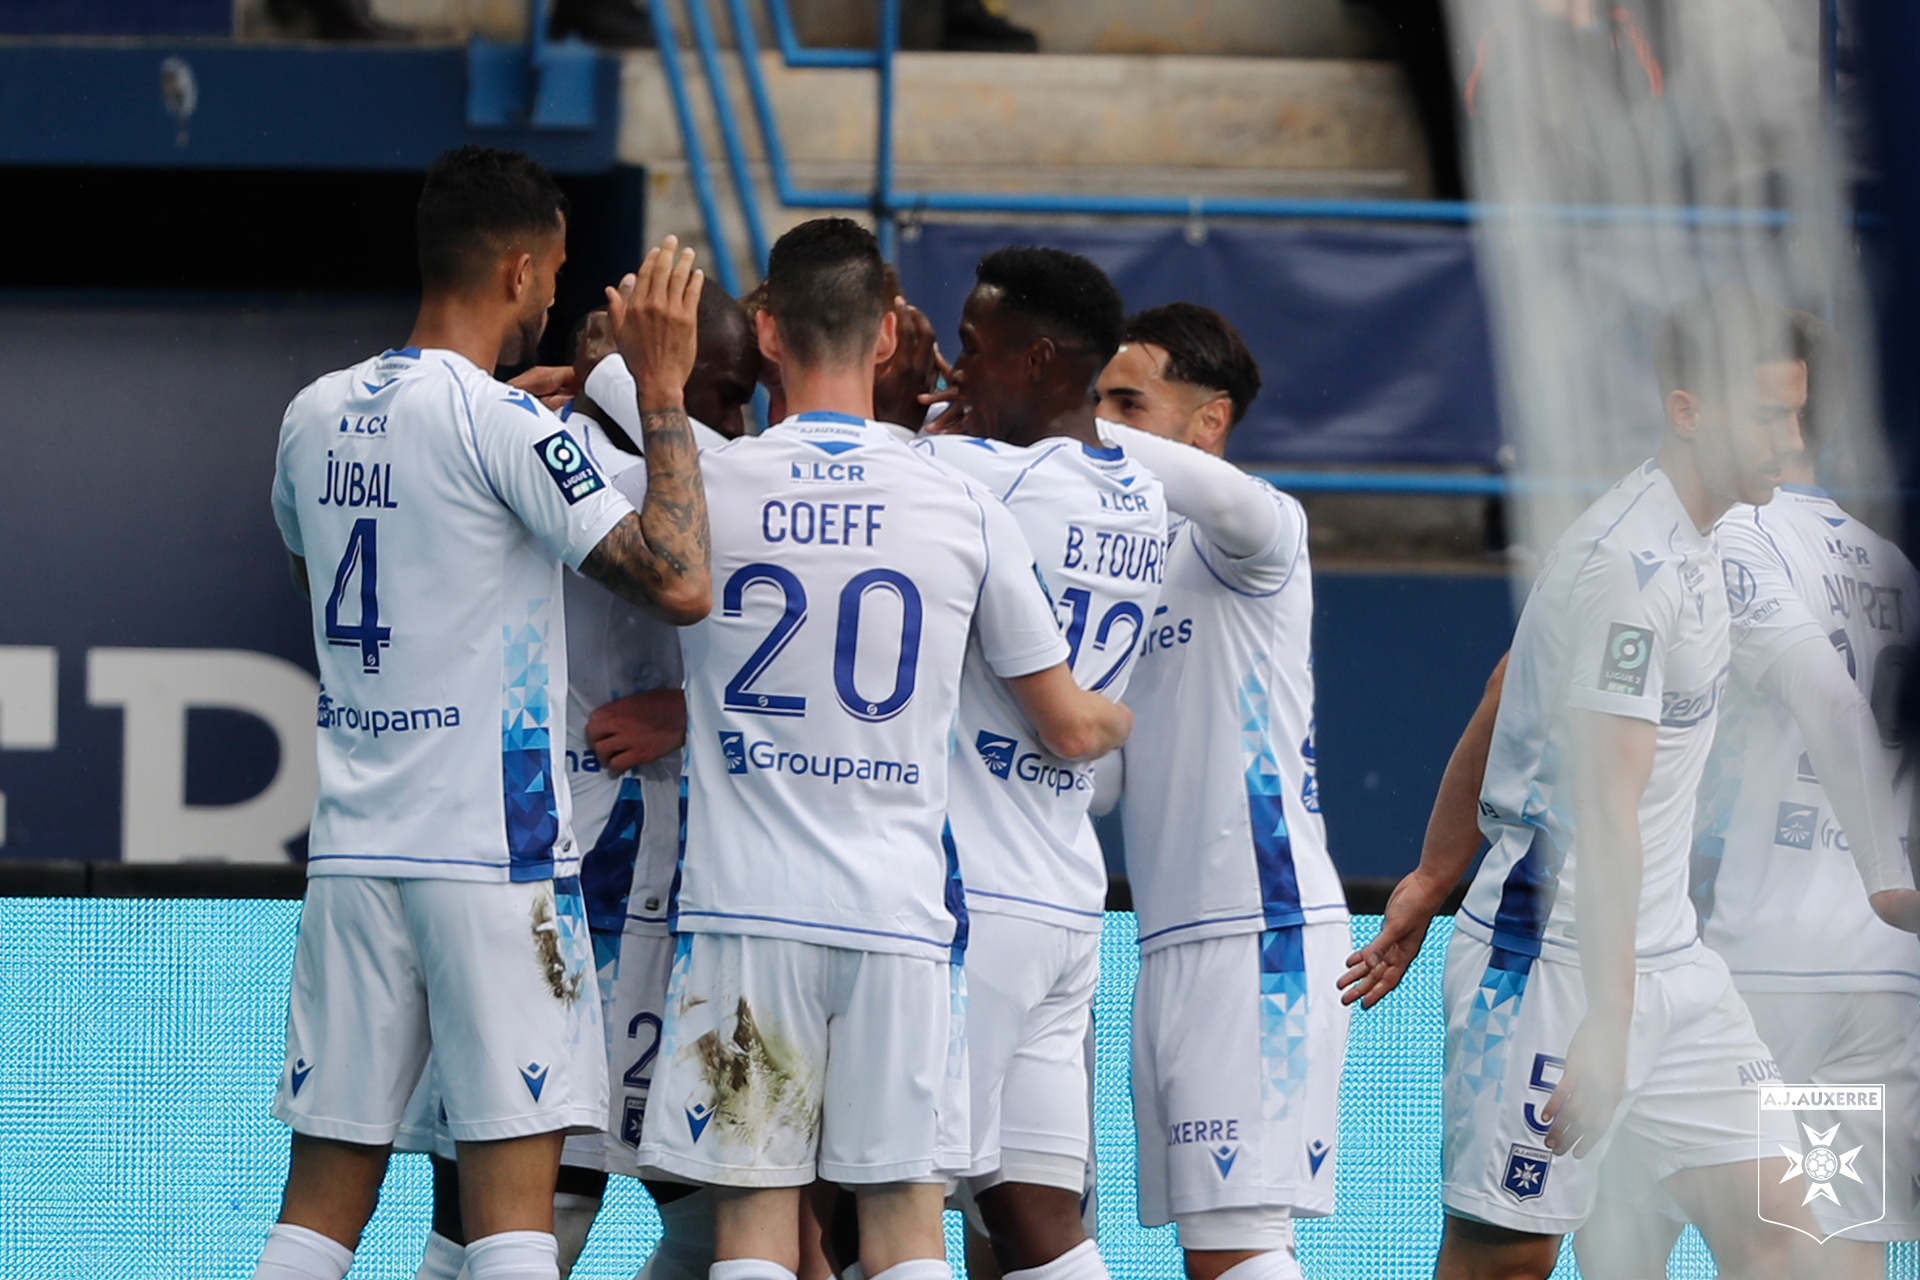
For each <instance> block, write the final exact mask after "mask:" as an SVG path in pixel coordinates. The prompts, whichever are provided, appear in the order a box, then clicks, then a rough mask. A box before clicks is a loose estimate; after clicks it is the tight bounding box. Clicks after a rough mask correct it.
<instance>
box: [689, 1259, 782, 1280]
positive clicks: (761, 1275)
mask: <svg viewBox="0 0 1920 1280" xmlns="http://www.w3.org/2000/svg"><path fill="white" fill-rule="evenodd" d="M707 1280H795V1277H794V1274H793V1272H791V1271H789V1270H787V1269H786V1268H785V1267H783V1266H781V1265H780V1264H779V1263H777V1262H769V1261H767V1260H766V1259H765V1258H728V1259H727V1260H726V1261H725V1262H716V1263H714V1264H713V1265H712V1266H711V1267H709V1268H707Z"/></svg>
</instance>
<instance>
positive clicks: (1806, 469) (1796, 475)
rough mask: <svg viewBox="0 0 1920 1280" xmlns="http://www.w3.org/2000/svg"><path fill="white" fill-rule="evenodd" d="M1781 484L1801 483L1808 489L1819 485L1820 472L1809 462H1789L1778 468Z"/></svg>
mask: <svg viewBox="0 0 1920 1280" xmlns="http://www.w3.org/2000/svg"><path fill="white" fill-rule="evenodd" d="M1780 483H1781V484H1797V485H1803V486H1805V487H1806V488H1809V489H1818V488H1819V487H1820V474H1819V472H1818V471H1817V470H1815V468H1814V466H1813V464H1812V463H1811V462H1789V463H1787V464H1786V465H1785V466H1783V467H1781V468H1780Z"/></svg>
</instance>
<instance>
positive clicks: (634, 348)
mask: <svg viewBox="0 0 1920 1280" xmlns="http://www.w3.org/2000/svg"><path fill="white" fill-rule="evenodd" d="M679 246H680V241H679V238H678V237H676V236H668V237H667V238H666V239H664V240H662V241H661V242H660V244H659V245H658V246H657V247H655V248H653V249H649V250H648V251H647V256H646V260H645V261H643V262H642V263H641V264H640V270H639V271H638V272H636V273H635V274H633V275H630V276H627V277H626V278H625V279H623V280H621V282H620V284H619V287H618V288H609V289H608V290H607V317H608V320H609V322H610V324H611V326H612V329H613V339H614V343H615V344H616V345H617V346H618V347H619V349H620V355H621V357H622V358H623V359H624V360H626V362H627V369H628V371H629V372H631V373H632V374H633V380H634V382H635V383H636V384H637V385H638V386H639V389H640V408H641V410H642V411H647V410H653V409H676V408H679V407H680V405H681V403H682V393H683V390H684V388H685V387H686V385H687V378H688V377H689V376H691V375H692V373H693V362H694V357H695V355H696V353H697V350H698V347H699V338H700V330H699V319H698V316H699V310H700V290H701V287H702V285H703V284H704V282H705V279H706V273H705V272H703V271H701V270H699V269H698V268H696V267H695V266H694V265H693V250H691V249H682V248H680V247H679Z"/></svg>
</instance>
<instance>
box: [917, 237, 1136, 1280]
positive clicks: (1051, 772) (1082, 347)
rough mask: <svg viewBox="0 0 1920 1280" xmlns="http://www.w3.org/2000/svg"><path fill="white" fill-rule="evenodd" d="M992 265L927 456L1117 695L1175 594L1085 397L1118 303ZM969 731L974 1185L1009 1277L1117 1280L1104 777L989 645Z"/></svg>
mask: <svg viewBox="0 0 1920 1280" xmlns="http://www.w3.org/2000/svg"><path fill="white" fill-rule="evenodd" d="M975 274H976V276H977V278H978V281H979V283H978V284H977V285H976V287H975V288H974V290H973V293H972V294H971V295H970V296H969V297H968V299H967V303H966V309H965V311H964V313H963V314H962V316H961V321H960V356H959V359H958V360H957V361H956V362H955V364H954V367H953V370H952V391H951V392H946V393H942V394H943V395H952V396H953V397H954V399H953V401H952V404H953V407H952V409H951V410H949V413H950V414H951V415H952V417H954V418H956V419H958V429H959V430H961V431H965V432H969V433H971V434H965V435H935V436H928V437H926V438H925V439H923V440H921V441H920V442H919V443H918V444H917V445H916V446H915V447H916V448H920V449H923V450H926V451H927V452H928V453H930V454H931V455H932V456H934V457H937V458H939V459H940V460H941V461H942V462H944V463H946V464H947V465H948V466H951V467H952V468H954V469H955V470H957V471H962V472H965V473H966V474H968V475H970V476H972V477H973V478H974V479H976V480H978V481H980V482H981V484H983V485H984V486H985V487H986V488H987V489H988V490H989V491H991V492H992V494H993V495H994V496H995V497H997V498H999V499H1000V500H1002V501H1003V502H1004V503H1005V504H1006V506H1007V509H1008V510H1009V511H1011V512H1012V513H1013V516H1014V519H1015V520H1017V521H1018V522H1019V524H1020V528H1021V531H1022V532H1023V533H1025V535H1026V538H1027V544H1028V545H1029V546H1030V547H1032V548H1033V551H1034V555H1035V557H1036V559H1037V561H1038V563H1039V567H1040V576H1041V579H1042V581H1043V582H1044V583H1045V585H1046V588H1047V592H1048V594H1049V595H1050V596H1051V597H1052V600H1053V604H1054V609H1055V612H1056V614H1057V615H1058V616H1059V618H1060V621H1061V626H1062V628H1063V630H1064V631H1065V633H1066V636H1067V644H1068V647H1069V650H1070V653H1069V657H1068V661H1069V663H1070V665H1071V666H1072V667H1073V672H1074V678H1075V680H1076V681H1078V682H1079V684H1080V685H1081V687H1083V688H1086V689H1090V690H1093V691H1095V692H1098V693H1100V694H1102V695H1104V696H1105V697H1107V698H1109V699H1112V700H1114V701H1118V700H1119V699H1120V697H1121V695H1122V694H1123V693H1125V691H1126V684H1127V680H1128V677H1129V676H1130V675H1131V674H1132V671H1131V668H1132V665H1133V655H1134V651H1135V650H1136V649H1137V648H1138V647H1139V644H1140V640H1141V637H1142V635H1143V634H1144V632H1145V629H1146V619H1147V618H1148V617H1149V616H1150V615H1151V614H1152V613H1153V610H1154V605H1155V602H1156V600H1157V598H1158V595H1159V590H1160V578H1161V566H1162V560H1163V556H1164V552H1165V539H1166V519H1167V516H1166V507H1165V503H1164V501H1163V500H1162V497H1161V493H1160V483H1159V481H1158V480H1156V479H1155V478H1154V477H1153V475H1152V473H1151V472H1148V471H1146V470H1145V469H1144V468H1142V467H1141V466H1140V465H1139V464H1138V463H1137V462H1135V461H1134V460H1133V459H1131V458H1129V457H1127V455H1126V453H1125V452H1124V451H1123V450H1121V449H1118V448H1114V447H1110V446H1107V445H1105V444H1103V443H1102V441H1101V439H1100V436H1099V430H1098V427H1097V424H1096V422H1095V419H1094V406H1093V401H1092V400H1091V399H1090V397H1089V394H1088V393H1089V390H1090V389H1091V387H1092V386H1093V382H1094V379H1095V378H1097V377H1098V376H1099V374H1100V370H1101V369H1102V368H1103V367H1104V366H1105V365H1106V362H1107V361H1108V360H1109V359H1110V358H1111V357H1112V355H1113V352H1114V349H1115V348H1116V347H1117V346H1118V345H1119V342H1120V330H1121V324H1122V321H1123V319H1124V308H1123V304H1122V303H1121V300H1120V294H1119V292H1118V291H1117V290H1115V289H1114V287H1113V285H1112V283H1111V282H1110V281H1109V280H1108V279H1107V277H1106V274H1105V273H1104V272H1102V271H1101V270H1100V268H1099V267H1097V266H1095V265H1094V264H1093V263H1091V262H1089V261H1087V260H1086V259H1085V258H1080V257H1076V256H1074V255H1073V254H1069V253H1063V252H1061V251H1059V250H1057V249H1039V248H1010V249H1002V250H1000V251H999V252H997V253H992V254H989V255H987V256H986V257H985V258H983V259H981V260H980V263H979V266H978V267H977V269H976V272H975ZM982 437H984V438H982ZM955 732H956V736H957V741H958V743H959V752H958V755H957V756H956V757H955V759H954V762H953V766H952V770H953V771H952V777H951V780H950V784H949V786H950V790H949V793H948V805H947V812H948V817H949V821H950V823H951V824H952V830H953V843H954V848H955V850H956V852H957V853H958V855H959V860H960V871H961V875H962V876H963V878H964V879H965V881H966V887H967V913H968V917H969V920H970V922H971V923H970V930H971V932H970V934H969V937H968V942H967V999H968V1004H967V1056H968V1063H967V1070H968V1078H969V1081H970V1084H971V1091H972V1104H971V1110H972V1124H973V1132H974V1151H975V1159H974V1163H973V1165H972V1167H971V1168H970V1169H969V1170H968V1175H969V1176H968V1186H969V1190H970V1191H971V1192H972V1194H973V1197H974V1200H975V1203H976V1204H977V1205H978V1207H979V1213H980V1217H981V1219H982V1221H983V1222H984V1224H985V1226H986V1227H987V1231H988V1236H989V1239H990V1240H991V1241H992V1244H993V1248H994V1252H995V1255H996V1258H997V1260H998V1262H999V1265H1000V1267H1001V1269H1002V1273H1003V1274H1004V1275H1006V1276H1007V1277H1009V1278H1010V1280H1071V1278H1073V1277H1087V1278H1100V1277H1104V1276H1105V1275H1106V1268H1105V1266H1104V1265H1103V1264H1102V1262H1101V1259H1100V1253H1099V1250H1098V1248H1097V1247H1096V1246H1095V1245H1094V1242H1093V1241H1092V1240H1089V1239H1088V1238H1087V1233H1086V1230H1085V1228H1084V1226H1083V1225H1082V1221H1081V1217H1082V1214H1081V1194H1082V1191H1083V1189H1084V1186H1085V1182H1086V1170H1087V1165H1088V1159H1089V1154H1090V1150H1091V1144H1092V1129H1091V1124H1090V1117H1089V1115H1088V1109H1087V1105H1086V1104H1087V1096H1088V1092H1087V1091H1088V1083H1089V1082H1088V1068H1089V1065H1090V1064H1089V1063H1088V1061H1087V1055H1086V1040H1087V1033H1088V1030H1089V1028H1090V1027H1091V1025H1092V1009H1093V997H1094V994H1095V990H1096V988H1097V987H1098V985H1099V975H1100V927H1101V923H1102V921H1103V919H1104V918H1105V904H1106V889H1107V872H1106V864H1105V862H1104V861H1103V860H1102V858H1101V854H1100V845H1099V842H1098V841H1097V840H1096V839H1095V838H1094V834H1093V827H1092V824H1091V823H1090V822H1088V820H1087V802H1088V801H1089V800H1090V799H1091V797H1092V795H1093V781H1094V770H1093V768H1092V766H1090V765H1088V766H1077V765H1074V764H1072V763H1070V762H1068V761H1065V760H1062V759H1060V758H1059V757H1058V756H1056V755H1054V754H1053V753H1052V752H1050V751H1048V750H1047V748H1046V746H1045V745H1044V744H1043V743H1042V742H1040V741H1039V739H1038V735H1036V734H1035V732H1034V730H1033V727H1032V726H1031V725H1029V724H1028V723H1027V721H1026V717H1025V716H1024V715H1023V714H1022V713H1021V711H1020V708H1019V704H1018V703H1017V702H1016V701H1015V700H1014V698H1013V696H1012V694H1011V693H1010V692H1009V691H1008V689H1007V686H1006V685H1005V684H1004V683H1003V682H1002V681H1001V680H999V679H998V678H997V677H996V676H995V675H994V674H993V673H992V672H991V671H990V670H988V668H987V666H986V663H985V661H984V659H983V657H982V655H981V653H980V652H979V650H977V649H975V650H971V651H969V653H968V656H967V666H966V672H965V675H964V676H963V677H962V679H961V685H960V718H959V721H958V723H957V725H956V729H955Z"/></svg>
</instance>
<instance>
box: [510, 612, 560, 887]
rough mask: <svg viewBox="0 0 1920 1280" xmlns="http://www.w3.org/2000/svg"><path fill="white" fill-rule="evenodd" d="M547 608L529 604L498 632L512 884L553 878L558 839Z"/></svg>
mask: <svg viewBox="0 0 1920 1280" xmlns="http://www.w3.org/2000/svg"><path fill="white" fill-rule="evenodd" d="M549 604H550V602H549V601H546V600H529V601H528V602H527V620H526V622H524V623H523V624H521V625H520V626H517V627H516V626H511V625H509V626H505V627H502V628H501V632H502V635H501V640H502V644H501V686H502V687H501V710H500V775H501V776H500V782H501V792H502V798H503V799H504V801H505V817H506V836H507V852H508V855H509V863H510V871H509V876H510V878H511V879H513V880H516V881H524V880H547V879H550V878H552V876H553V846H554V842H555V841H556V840H558V839H559V837H560V806H559V801H558V798H557V797H556V796H555V794H554V783H553V735H552V729H551V723H552V716H553V704H552V700H551V698H550V696H549V694H548V688H547V681H548V672H547V638H548V636H549V635H550V634H551V633H552V630H553V624H552V621H551V619H550V618H549V617H548V614H549V612H550V609H549Z"/></svg>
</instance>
